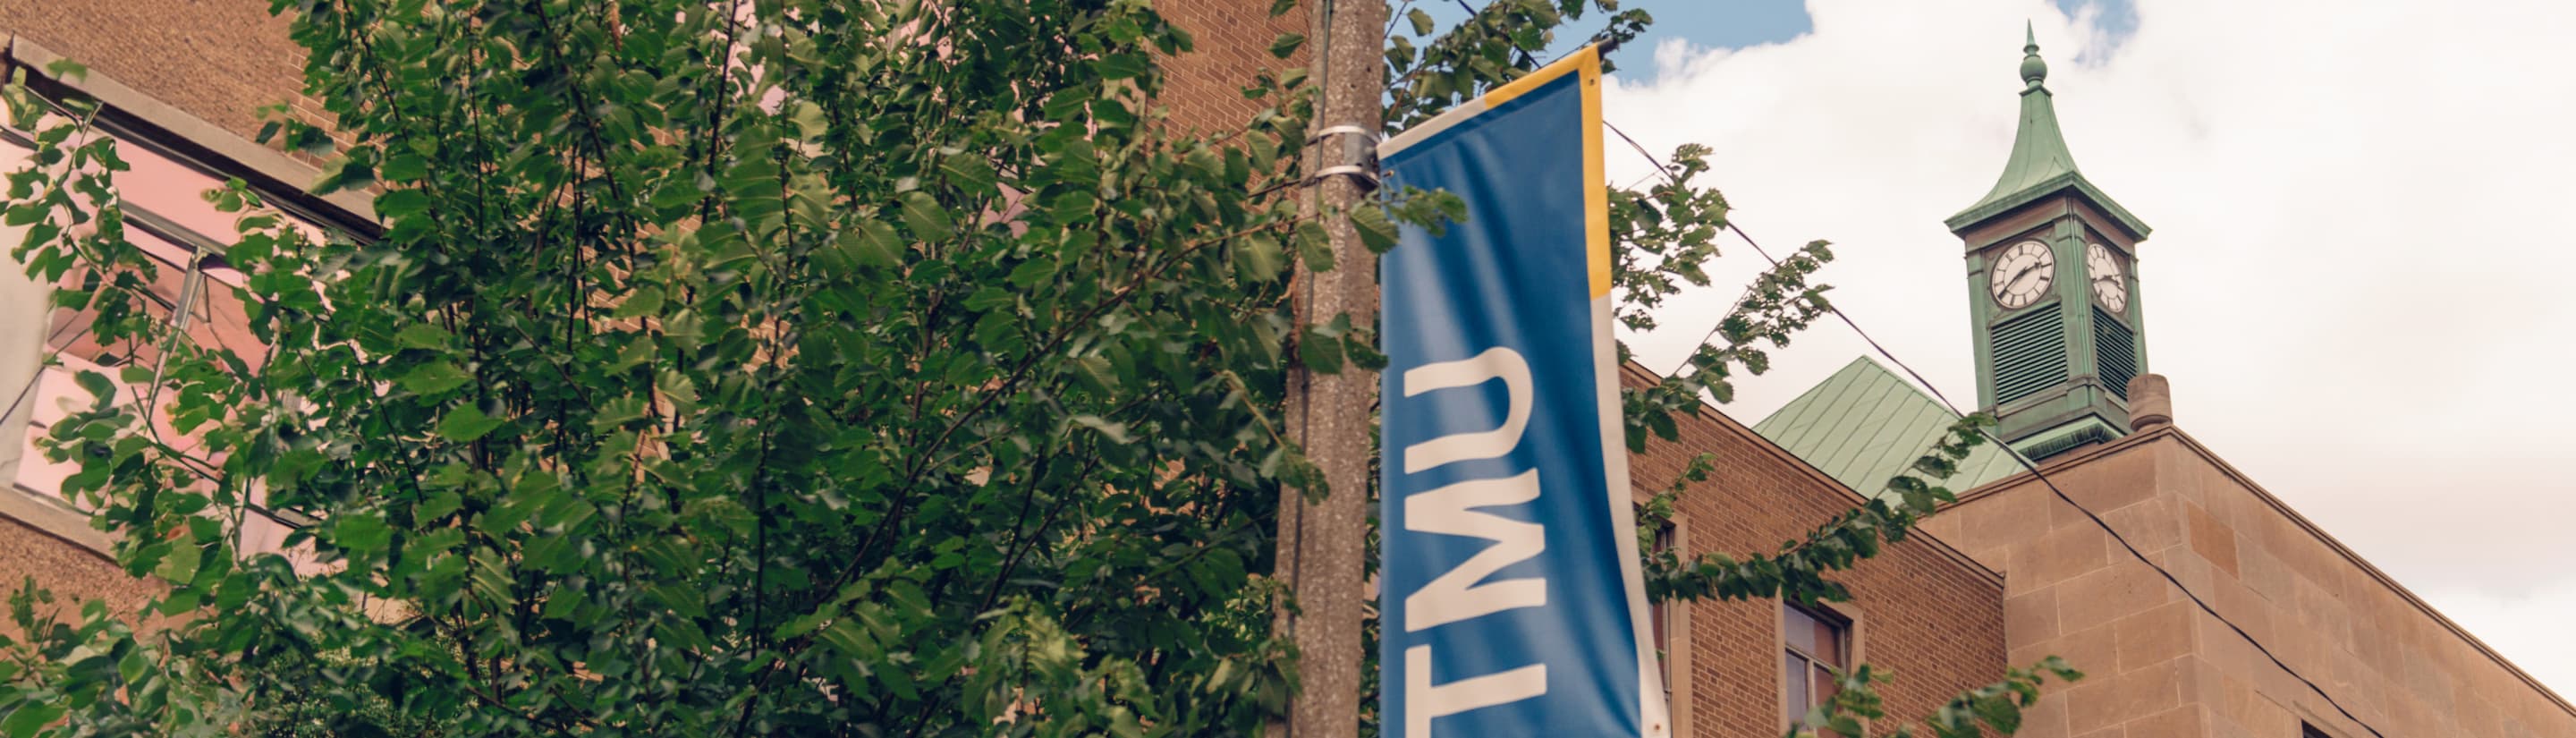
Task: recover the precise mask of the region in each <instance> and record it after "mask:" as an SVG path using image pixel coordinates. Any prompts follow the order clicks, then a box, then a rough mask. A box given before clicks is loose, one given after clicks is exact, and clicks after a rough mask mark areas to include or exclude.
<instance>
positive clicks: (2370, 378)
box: [1568, 0, 2576, 696]
mask: <svg viewBox="0 0 2576 738" xmlns="http://www.w3.org/2000/svg"><path fill="white" fill-rule="evenodd" d="M1626 5H1627V6H1628V7H1642V8H1645V9H1646V10H1648V11H1649V12H1651V13H1654V14H1656V15H1657V17H1658V18H1659V19H1660V20H1661V21H1662V22H1660V23H1659V24H1658V25H1659V26H1660V27H1659V28H1658V29H1657V30H1656V32H1655V33H1653V34H1652V35H1651V36H1649V37H1648V38H1646V39H1644V40H1642V41H1641V42H1640V43H1638V44H1636V45H1634V46H1632V47H1630V48H1627V49H1623V50H1621V51H1620V52H1619V56H1618V60H1619V62H1620V64H1621V66H1622V71H1621V72H1620V73H1618V74H1615V75H1613V77H1612V79H1611V83H1610V84H1608V85H1606V87H1605V89H1606V92H1605V111H1606V116H1607V117H1608V119H1609V120H1610V121H1611V122H1612V123H1613V124H1615V125H1618V126H1619V127H1621V128H1622V129H1624V130H1626V131H1627V132H1628V133H1629V134H1631V135H1633V136H1635V137H1637V138H1638V139H1640V140H1641V141H1643V142H1645V144H1646V145H1647V147H1648V148H1649V149H1652V150H1655V151H1656V152H1658V154H1659V155H1660V154H1663V153H1667V152H1670V151H1671V150H1672V148H1673V147H1674V146H1675V145H1678V144H1681V143H1685V142H1697V143H1702V144H1706V145H1709V146H1711V147H1712V148H1713V149H1714V150H1715V152H1716V153H1715V155H1714V156H1713V157H1712V158H1711V161H1712V163H1713V165H1714V170H1713V172H1712V173H1711V174H1710V175H1709V176H1708V178H1707V180H1706V181H1708V182H1710V183H1712V184H1714V185H1715V186H1717V187H1718V188H1719V189H1721V190H1723V191H1724V192H1725V193H1726V195H1727V198H1728V200H1729V201H1730V202H1731V203H1733V204H1734V205H1735V206H1736V208H1737V210H1736V211H1735V213H1734V216H1735V219H1736V222H1737V223H1738V224H1740V225H1741V226H1743V227H1744V228H1745V229H1746V230H1748V231H1749V232H1751V233H1752V234H1754V235H1755V236H1756V237H1758V238H1761V239H1764V241H1765V243H1764V245H1765V246H1766V247H1768V248H1770V249H1773V250H1774V251H1775V252H1777V251H1781V250H1786V249H1789V248H1793V247H1795V246H1796V245H1798V244H1801V243H1804V242H1805V241H1807V240H1810V239H1826V240H1830V241H1833V242H1834V243H1835V244H1837V246H1836V248H1835V253H1836V254H1837V255H1838V256H1839V258H1838V259H1837V260H1836V261H1835V263H1834V264H1832V265H1831V266H1828V267H1827V268H1826V269H1825V270H1824V271H1823V272H1822V277H1821V279H1822V281H1824V282H1827V283H1829V284H1832V285H1834V286H1835V287H1836V289H1835V291H1834V292H1833V295H1834V296H1835V298H1836V300H1837V302H1838V304H1840V305H1841V306H1842V307H1843V308H1844V309H1845V310H1846V311H1848V313H1849V314H1850V315H1851V316H1853V317H1854V318H1855V319H1857V320H1858V321H1859V322H1860V324H1861V325H1862V326H1864V327H1865V328H1867V329H1868V330H1869V331H1871V333H1873V334H1874V335H1875V336H1877V337H1878V338H1879V339H1881V341H1882V342H1883V343H1885V344H1887V346H1888V348H1889V349H1891V350H1893V351H1894V352H1895V353H1896V355H1897V356H1898V357H1900V358H1902V359H1903V360H1905V361H1906V362H1907V363H1909V364H1911V365H1913V366H1914V367H1915V368H1917V369H1919V370H1922V371H1923V372H1924V373H1925V374H1926V375H1928V376H1929V378H1930V379H1931V380H1932V381H1933V382H1934V383H1935V384H1937V385H1939V387H1940V389H1942V390H1943V391H1944V392H1946V393H1947V394H1949V395H1950V396H1951V397H1953V398H1958V399H1960V400H1961V401H1963V402H1966V401H1970V400H1969V398H1973V397H1974V396H1975V395H1976V385H1975V376H1974V366H1973V355H1972V353H1971V347H1970V343H1969V333H1968V329H1969V325H1968V305H1967V302H1966V301H1967V299H1968V294H1967V289H1966V287H1965V286H1964V283H1963V281H1962V280H1963V279H1964V277H1963V276H1962V272H1963V267H1962V264H1961V254H1960V249H1961V244H1960V243H1959V241H1958V239H1957V238H1956V237H1954V236H1952V235H1951V234H1950V233H1949V232H1948V230H1947V229H1946V228H1944V227H1943V226H1942V224H1941V221H1942V219H1943V218H1945V217H1947V216H1949V215H1951V214H1952V213H1955V212H1957V211H1958V210H1960V209H1961V208H1963V207H1965V206H1967V205H1968V204H1969V203H1971V202H1974V201H1975V200H1976V199H1977V198H1978V197H1979V196H1980V195H1982V194H1983V193H1984V192H1985V191H1986V189H1987V188H1988V187H1990V186H1992V185H1993V183H1994V181H1995V178H1996V175H1997V174H1998V173H1999V172H2000V171H2001V169H2002V167H2003V163H2004V158H2005V154H2006V150H2007V149H2008V148H2009V146H2010V145H2011V142H2012V136H2013V127H2014V120H2015V114H2016V112H2017V107H2016V104H2017V98H2016V97H2015V93H2016V92H2018V91H2019V89H2020V80H2019V79H2018V78H2017V76H2016V73H2015V69H2016V67H2017V65H2018V64H2019V62H2020V59H2021V53H2022V52H2021V46H2022V39H2023V23H2024V21H2025V20H2028V21H2029V22H2031V23H2032V24H2033V25H2034V26H2035V28H2036V33H2037V36H2038V40H2039V44H2040V46H2041V54H2042V56H2044V57H2045V58H2046V59H2047V60H2048V63H2049V69H2050V74H2049V77H2048V86H2049V88H2050V89H2051V90H2052V91H2054V92H2055V93H2056V104H2057V111H2058V116H2059V120H2060V122H2061V123H2062V125H2063V128H2064V130H2065V132H2066V134H2065V135H2066V139H2067V143H2068V145H2069V147H2070V148H2071V149H2072V150H2073V152H2074V155H2075V159H2076V162H2077V164H2078V165H2079V166H2080V167H2081V168H2082V170H2083V171H2084V172H2085V174H2086V176H2087V177H2089V178H2090V179H2091V180H2092V181H2093V182H2094V183H2095V184H2097V185H2099V186H2101V187H2102V188H2103V189H2104V190H2105V191H2106V192H2108V193H2109V194H2110V195H2111V196H2112V197H2113V198H2114V199H2117V200H2118V201H2119V202H2120V203H2121V204H2123V205H2125V206H2127V208H2128V209H2129V210H2130V211H2131V212H2134V213H2136V214H2137V215H2138V216H2139V217H2140V218H2142V219H2144V220H2145V221H2146V222H2147V223H2148V224H2149V225H2150V226H2152V227H2153V228H2154V233H2153V234H2152V236H2151V237H2150V238H2149V239H2148V240H2147V241H2146V242H2144V244H2143V245H2142V246H2141V247H2140V263H2139V264H2138V266H2137V270H2138V274H2139V279H2140V281H2141V286H2140V288H2139V297H2138V299H2139V302H2140V304H2141V305H2143V310H2144V315H2145V319H2146V345H2147V352H2148V355H2149V358H2148V363H2149V366H2150V369H2151V370H2152V371H2155V372H2157V373H2160V374H2163V375H2166V376H2167V377H2168V378H2170V380H2171V382H2172V387H2173V397H2174V399H2173V403H2174V411H2175V420H2176V425H2178V426H2179V427H2181V428H2182V429H2183V430H2184V431H2185V432H2188V433H2190V434H2191V435H2192V436H2194V437H2195V438H2197V439H2199V440H2200V441H2202V442H2203V443H2205V444H2207V445H2208V446H2209V447H2210V448H2212V449H2214V450H2215V451H2217V452H2218V453H2219V454H2220V455H2221V456H2223V457H2224V458H2226V459H2227V460H2228V462H2229V463H2231V464H2233V465H2234V466H2236V467H2237V468H2238V469H2240V470H2242V471H2244V472H2245V473H2247V474H2248V475H2249V476H2250V477H2251V478H2253V479H2254V480H2255V481H2256V482H2257V483H2259V484H2261V485H2262V486H2263V487H2264V488H2265V489H2267V490H2268V491H2270V492H2271V493H2272V494H2274V495H2275V496H2277V497H2279V498H2281V499H2282V500H2284V501H2285V502H2287V503H2288V504H2289V505H2290V506H2291V507H2293V508H2295V509H2297V510H2298V511H2299V512H2300V513H2301V514H2303V515H2305V516H2307V517H2308V518H2309V519H2311V520H2313V521H2315V522H2316V523H2317V524H2318V525H2319V526H2321V527H2322V528H2324V529H2325V530H2327V531H2329V532H2330V533H2331V534H2332V535H2334V536H2335V537H2336V538H2337V539H2339V540H2341V541H2342V542H2343V543H2344V544H2345V545H2347V546H2349V547H2350V548H2352V549H2353V550H2354V551H2356V552H2358V553H2359V554H2361V555H2362V556H2363V557H2365V558H2367V559H2369V560H2370V561H2371V562H2372V563H2373V564H2375V565H2376V566H2378V567H2379V568H2380V569H2381V570H2383V571H2385V572H2387V573H2388V574H2389V575H2391V576H2392V577H2394V578H2395V579H2397V580H2398V581H2399V582H2401V583H2403V584H2404V585H2406V586H2407V587H2408V588H2409V589H2411V590H2413V591H2414V592H2415V593H2416V594H2417V595H2419V596H2421V597H2423V598H2424V599H2425V600H2427V601H2428V602H2430V603H2432V604H2433V605H2434V606H2435V607H2436V608H2437V609H2439V610H2441V611H2442V612H2443V613H2445V614H2446V615H2448V616H2450V617H2451V618H2452V619H2453V620H2455V621H2457V622H2459V623H2460V624H2462V625H2463V626H2464V627H2466V628H2468V629H2469V630H2470V631H2471V632H2473V633H2476V634H2477V635H2478V636H2479V637H2480V638H2481V639H2483V640H2485V641H2486V642H2487V643H2488V644H2490V645H2491V646H2493V647H2494V648H2495V649H2496V650H2498V651H2499V652H2501V653H2503V654H2504V655H2505V656H2506V657H2507V658H2510V659H2512V660H2513V661H2515V662H2516V663H2517V664H2519V665H2520V666H2521V667H2523V669H2524V670H2525V671H2527V672H2529V673H2531V674H2532V675H2533V676H2535V677H2537V678H2538V679H2540V680H2541V681H2543V682H2544V683H2548V684H2551V685H2552V686H2553V687H2554V688H2555V689H2556V690H2557V691H2558V692H2559V693H2561V694H2563V695H2570V696H2576V636H2571V635H2570V631H2569V625H2568V617H2569V614H2570V613H2576V569H2570V568H2568V567H2565V566H2563V564H2564V563H2565V562H2571V561H2576V536H2571V535H2568V534H2567V533H2566V531H2567V528H2568V521H2570V520H2576V476H2571V474H2572V473H2576V470H2571V469H2570V468H2569V467H2570V466H2576V465H2571V464H2569V463H2567V462H2568V461H2570V460H2571V459H2576V429H2571V425H2570V424H2569V423H2570V420H2571V419H2576V382H2571V381H2568V380H2565V379H2563V378H2562V375H2563V374H2564V373H2565V372H2566V371H2567V369H2568V367H2570V366H2576V345H2572V344H2571V341H2576V300H2570V299H2568V297H2567V296H2568V295H2569V294H2570V293H2571V291H2576V290H2571V287H2576V282H2571V281H2570V280H2571V276H2576V236H2571V235H2570V234H2571V233H2576V207H2571V206H2570V203H2576V184H2571V183H2570V181H2569V179H2568V173H2570V172H2576V143H2571V142H2570V138H2569V132H2571V131H2576V44H2570V43H2568V42H2567V39H2569V38H2576V3H2567V2H2563V0H2481V1H2480V2H2462V3H2446V2H2433V1H2430V0H2425V1H2421V2H2396V1H2379V2H2355V1H2353V0H2267V2H2262V3H2243V2H2235V1H2234V0H2134V2H2131V1H2130V0H2066V1H2064V2H2049V1H2048V0H1907V1H1906V2H1895V3H1891V2H1867V1H1864V0H1810V1H1809V2H1804V3H1797V2H1780V1H1777V0H1752V1H1748V2H1741V3H1736V2H1729V3H1711V2H1705V0H1630V1H1629V2H1628V3H1627V4H1626ZM1568 35H1570V36H1576V37H1579V36H1581V35H1583V34H1581V33H1577V34H1568ZM1609 162H1610V164H1609V166H1610V175H1611V180H1612V181H1614V182H1632V181H1637V180H1638V179H1640V178H1643V177H1646V176H1650V175H1651V170H1650V169H1649V165H1648V164H1646V162H1645V161H1644V160H1643V159H1642V157H1638V156H1636V155H1634V154H1633V153H1629V152H1628V151H1627V150H1626V148H1625V147H1624V146H1619V145H1615V142H1614V145H1613V147H1612V151H1611V152H1610V159H1609ZM1722 262H1723V263H1722V268H1721V269H1720V270H1719V271H1720V275H1721V276H1720V278H1719V279H1718V280H1717V283H1716V286H1714V287H1711V288H1708V289H1705V290H1699V291H1696V292H1694V293H1691V294H1689V295H1687V296H1685V297H1684V298H1683V299H1680V300H1677V301H1675V302H1673V303H1671V304H1669V305H1668V306H1667V307H1666V308H1665V309H1664V310H1663V311H1662V313H1660V314H1659V316H1658V317H1659V319H1660V320H1661V321H1662V322H1663V323H1664V324H1665V325H1666V326H1669V327H1668V328H1667V329H1666V330H1664V331H1662V332H1659V333H1654V334H1648V335H1632V336H1628V339H1629V342H1630V344H1631V346H1632V347H1634V348H1636V349H1637V350H1638V353H1639V356H1640V358H1641V359H1642V360H1644V361H1645V362H1646V363H1647V364H1648V365H1649V366H1659V367H1660V366H1671V365H1673V364H1675V363H1677V362H1678V361H1679V359H1680V357H1682V356H1683V355H1684V354H1685V353H1686V352H1687V351H1688V349H1689V347H1690V346H1691V345H1693V343H1694V341H1695V340H1696V339H1697V338H1698V337H1699V335H1700V334H1701V333H1702V332H1703V331H1705V330H1706V328H1707V323H1709V322H1713V321H1714V320H1715V319H1716V317H1717V316H1718V315H1720V314H1721V311H1722V310H1723V309H1724V306H1725V303H1726V301H1727V300H1728V299H1730V298H1732V297H1733V296H1734V295H1735V293H1736V291H1738V290H1739V289H1741V287H1742V285H1743V284H1744V282H1745V278H1746V277H1748V276H1749V275H1750V274H1752V273H1753V266H1754V265H1755V264H1756V263H1758V259H1756V258H1755V257H1752V256H1751V255H1750V254H1749V253H1746V252H1743V251H1742V250H1741V249H1738V250H1737V251H1735V252H1732V253H1730V254H1729V256H1728V257H1727V258H1725V259H1723V260H1722ZM1694 316H1699V317H1704V318H1705V319H1704V320H1694V319H1693V318H1694ZM1866 350H1867V349H1866V347H1865V346H1864V345H1862V344H1861V343H1860V342H1859V341H1858V340H1857V339H1855V338H1854V337H1853V336H1852V335H1851V334H1850V332H1849V331H1848V330H1847V329H1844V328H1842V327H1841V326H1839V325H1833V324H1819V327H1817V328H1815V329H1813V330H1811V331H1809V332H1808V333H1806V334H1805V335H1803V336H1802V337H1801V338H1800V340H1799V341H1798V343H1797V344H1796V345H1795V346H1793V347H1791V348H1789V349H1787V350H1785V351H1781V352H1776V353H1775V355H1774V356H1775V360H1776V362H1777V366H1776V368H1774V369H1773V370H1772V371H1771V372H1770V373H1769V374H1768V375H1765V376H1762V377H1758V378H1753V379H1751V380H1749V381H1746V382H1742V383H1740V384H1739V386H1738V391H1739V399H1738V400H1737V401H1736V402H1735V403H1734V404H1732V405H1729V406H1727V407H1726V408H1725V410H1726V412H1727V413H1729V414H1730V415H1733V416H1735V417H1737V418H1739V419H1742V420H1744V421H1746V422H1751V421H1755V420H1759V419H1760V418H1762V417H1763V416H1765V415H1767V414H1768V413H1770V411H1772V410H1773V409H1776V408H1777V407H1778V406H1779V405H1781V404H1782V403H1785V402H1786V401H1788V400H1789V399H1790V398H1792V397H1794V396H1795V395H1796V394H1797V393H1798V392H1800V391H1802V390H1804V389H1806V388H1807V387H1809V386H1811V385H1813V384H1814V383H1815V382H1817V381H1819V380H1821V379H1823V378H1824V377H1825V376H1827V375H1828V374H1830V373H1832V371H1833V370H1834V369H1836V368H1839V367H1840V366H1842V365H1843V364H1845V363H1847V362H1849V361H1850V360H1851V359H1852V358H1853V357H1854V356H1856V355H1858V354H1860V353H1862V352H1864V351H1866Z"/></svg>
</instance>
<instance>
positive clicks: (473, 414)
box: [438, 404, 510, 443]
mask: <svg viewBox="0 0 2576 738" xmlns="http://www.w3.org/2000/svg"><path fill="white" fill-rule="evenodd" d="M508 422H510V421H508V420H504V419H501V418H495V417H491V416H487V415H484V414H483V410H482V409H481V408H477V407H475V406H473V405H471V404H465V405H458V406H456V409H454V410H450V411H448V412H447V418H446V419H444V420H440V421H438V435H439V437H440V438H445V439H447V440H450V441H455V442H458V443H467V442H471V441H473V440H474V439H477V438H482V437H483V435H484V434H487V433H491V432H492V429H494V428H499V427H501V425H502V424H504V423H508Z"/></svg>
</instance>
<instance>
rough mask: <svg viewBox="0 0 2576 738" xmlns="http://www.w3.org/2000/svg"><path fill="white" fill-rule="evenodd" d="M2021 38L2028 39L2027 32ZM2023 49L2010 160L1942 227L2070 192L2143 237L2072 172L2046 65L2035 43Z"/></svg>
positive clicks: (2134, 222) (2032, 39)
mask: <svg viewBox="0 0 2576 738" xmlns="http://www.w3.org/2000/svg"><path fill="white" fill-rule="evenodd" d="M2024 33H2025V34H2028V33H2029V31H2028V29H2027V28H2025V29H2024ZM2028 38H2029V40H2028V42H2027V43H2026V44H2025V45H2024V46H2022V60H2021V79H2022V91H2021V125H2020V127H2019V128H2017V129H2015V130H2014V132H2013V147H2012V156H2011V158H2009V159H2006V160H2005V161H2004V173H2003V176H2001V177H1997V178H1995V186H1994V189H1991V190H1987V191H1986V196H1985V197H1982V198H1978V200H1977V204H1975V205H1970V206H1968V207H1967V209H1965V210H1961V211H1959V214H1957V215H1953V216H1950V218H1949V220H1947V221H1945V222H1946V223H1947V224H1948V225H1949V226H1950V229H1951V230H1953V231H1955V230H1959V229H1961V228H1964V227H1966V226H1968V225H1970V224H1974V223H1976V222H1978V221H1982V220H1985V219H1987V218H1989V217H1993V216H1995V215H1998V214H2001V213H2003V212H2004V211H2006V210H2011V209H2013V208H2016V207H2020V206H2021V205H2023V204H2025V203H2028V202H2030V201H2032V200H2036V199H2039V198H2041V197H2045V196H2047V195H2049V194H2051V193H2055V192H2057V191H2059V190H2062V189H2065V188H2068V187H2073V188H2075V189H2076V190H2077V191H2079V192H2082V193H2083V194H2084V195H2085V196H2086V197H2088V198H2091V199H2092V200H2093V201H2094V202H2095V203H2097V204H2099V205H2101V206H2102V209H2103V210H2104V211H2106V212H2108V213H2109V214H2110V215H2111V217H2112V218H2113V219H2115V220H2118V221H2120V225H2122V226H2125V227H2127V228H2128V229H2129V230H2130V231H2131V232H2132V235H2133V236H2134V237H2138V238H2144V237H2146V235H2147V225H2146V223H2144V222H2142V221H2139V220H2138V218H2137V216H2134V215H2130V214H2129V211H2128V209H2126V208H2122V207H2120V204H2119V203H2116V202H2112V201H2111V198H2110V197H2109V196H2107V195H2104V194H2102V191H2101V189H2100V188H2097V187H2094V186H2093V183H2092V182H2090V181H2087V180H2085V179H2084V172H2083V171H2081V170H2078V169H2076V167H2075V154H2074V153H2073V152H2070V151H2067V149H2066V135H2065V133H2064V132H2062V131H2060V130H2059V129H2058V127H2057V105H2056V103H2054V102H2053V101H2052V95H2051V93H2050V92H2049V91H2048V85H2047V84H2046V82H2047V81H2048V62H2046V61H2042V60H2041V59H2040V58H2039V39H2038V38H2037V37H2036V36H2028Z"/></svg>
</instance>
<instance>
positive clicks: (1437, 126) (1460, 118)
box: [1377, 95, 1489, 159]
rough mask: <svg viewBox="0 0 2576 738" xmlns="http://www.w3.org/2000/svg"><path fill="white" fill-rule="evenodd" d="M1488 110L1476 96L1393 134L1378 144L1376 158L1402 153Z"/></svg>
mask: <svg viewBox="0 0 2576 738" xmlns="http://www.w3.org/2000/svg"><path fill="white" fill-rule="evenodd" d="M1488 109H1489V108H1487V107H1486V106H1485V98H1484V96H1482V95H1479V96H1477V97H1476V99H1473V100H1469V101H1467V102H1464V103H1460V104H1459V105H1458V107H1454V108H1450V109H1449V112H1446V113H1441V114H1440V115H1438V116H1435V117H1433V118H1432V119H1430V120H1426V121H1423V122H1422V123H1421V124H1420V125H1416V126H1414V127H1412V128H1407V129H1404V132H1403V133H1398V134H1395V137H1394V138H1389V139H1387V140H1386V141H1384V142H1382V143H1379V144H1378V145H1377V157H1378V158H1380V159H1384V158H1386V157H1389V156H1394V155H1395V152H1398V151H1403V150H1405V149H1407V148H1410V147H1412V146H1413V145H1414V144H1418V143H1422V140H1423V139H1426V138H1430V137H1431V134H1434V133H1439V132H1441V131H1445V130H1449V127H1451V126H1455V125H1458V124H1459V123H1463V122H1465V121H1466V120H1467V119H1468V118H1473V117H1476V116H1477V114H1480V113H1483V112H1485V111H1486V110H1488Z"/></svg>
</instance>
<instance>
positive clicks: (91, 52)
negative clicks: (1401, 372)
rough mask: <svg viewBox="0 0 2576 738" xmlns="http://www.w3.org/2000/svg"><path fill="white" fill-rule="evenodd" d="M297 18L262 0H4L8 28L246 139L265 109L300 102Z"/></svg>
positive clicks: (2, 19)
mask: <svg viewBox="0 0 2576 738" xmlns="http://www.w3.org/2000/svg"><path fill="white" fill-rule="evenodd" d="M287 25H288V22H287V20H286V19H285V18H283V17H273V16H270V15H269V14H268V3H266V2H259V1H257V0H72V1H71V2H64V1H62V0H0V32H6V33H8V34H11V35H14V36H17V37H20V38H24V39H27V40H29V41H33V42H35V43H36V44H38V45H41V46H43V47H45V49H46V50H48V51H52V52H54V53H56V54H60V55H62V56H63V57H64V58H67V59H70V60H72V61H76V62H80V63H81V64H84V65H87V66H88V67H89V68H90V71H91V72H92V73H94V74H102V75H106V76H108V77H110V78H113V79H115V80H116V81H118V82H121V83H124V84H125V85H126V86H128V87H132V88H134V89H135V90H136V91H138V92H141V93H143V94H145V95H149V96H151V97H153V98H155V99H158V100H160V101H161V102H164V103H168V104H169V105H171V106H173V107H176V108H179V109H180V110H183V111H187V112H188V113H189V114H190V115H194V116H197V117H199V118H203V119H205V120H206V121H207V122H210V123H213V124H215V125H216V126H218V127H221V128H223V129H224V130H227V131H231V132H233V133H234V134H236V135H239V136H241V137H243V138H249V137H251V136H253V135H256V134H257V133H258V131H259V126H260V123H261V121H260V118H259V113H258V109H259V108H260V107H261V106H265V105H274V104H277V103H280V102H288V101H292V100H298V99H300V96H299V95H298V92H299V91H301V90H302V89H303V68H304V49H303V47H300V46H296V45H295V43H294V42H293V41H291V40H289V39H288V38H287Z"/></svg>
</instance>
